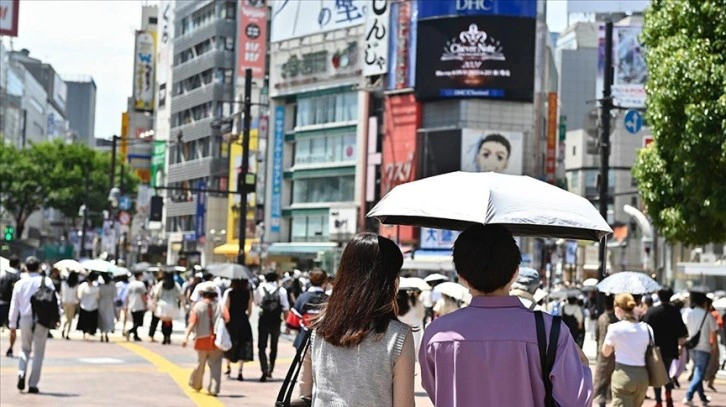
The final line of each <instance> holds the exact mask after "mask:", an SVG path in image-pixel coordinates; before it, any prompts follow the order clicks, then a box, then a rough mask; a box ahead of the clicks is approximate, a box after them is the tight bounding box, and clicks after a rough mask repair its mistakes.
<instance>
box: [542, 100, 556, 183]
mask: <svg viewBox="0 0 726 407" xmlns="http://www.w3.org/2000/svg"><path fill="white" fill-rule="evenodd" d="M556 150H557V93H556V92H550V93H549V94H548V95H547V151H546V155H545V175H546V177H547V182H549V183H550V184H554V183H555V181H556V180H555V170H556V164H555V163H556V161H557V151H556Z"/></svg>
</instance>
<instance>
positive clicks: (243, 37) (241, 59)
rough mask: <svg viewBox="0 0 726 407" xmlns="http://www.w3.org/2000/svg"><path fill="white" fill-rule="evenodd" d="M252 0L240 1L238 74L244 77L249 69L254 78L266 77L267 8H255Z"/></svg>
mask: <svg viewBox="0 0 726 407" xmlns="http://www.w3.org/2000/svg"><path fill="white" fill-rule="evenodd" d="M251 3H255V2H251V1H250V0H240V5H239V9H240V18H239V22H240V23H239V24H240V25H239V30H237V32H238V37H237V52H238V55H237V67H238V70H237V74H238V75H239V76H241V77H243V76H244V74H245V70H246V69H247V68H250V69H252V77H253V78H255V79H262V78H264V77H265V57H266V54H267V8H265V7H258V6H254V5H252V4H251Z"/></svg>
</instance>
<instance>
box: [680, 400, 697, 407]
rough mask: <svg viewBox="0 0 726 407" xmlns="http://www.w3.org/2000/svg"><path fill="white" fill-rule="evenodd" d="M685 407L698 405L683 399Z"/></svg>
mask: <svg viewBox="0 0 726 407" xmlns="http://www.w3.org/2000/svg"><path fill="white" fill-rule="evenodd" d="M683 405H684V406H691V407H695V405H696V403H694V402H693V400H688V399H683Z"/></svg>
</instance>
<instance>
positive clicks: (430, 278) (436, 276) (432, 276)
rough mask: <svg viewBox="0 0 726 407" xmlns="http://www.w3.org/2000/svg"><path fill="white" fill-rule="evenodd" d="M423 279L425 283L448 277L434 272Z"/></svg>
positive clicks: (443, 279) (446, 279)
mask: <svg viewBox="0 0 726 407" xmlns="http://www.w3.org/2000/svg"><path fill="white" fill-rule="evenodd" d="M424 281H425V282H427V283H433V282H434V281H449V277H446V276H445V275H443V274H439V273H434V274H429V275H428V276H426V278H424Z"/></svg>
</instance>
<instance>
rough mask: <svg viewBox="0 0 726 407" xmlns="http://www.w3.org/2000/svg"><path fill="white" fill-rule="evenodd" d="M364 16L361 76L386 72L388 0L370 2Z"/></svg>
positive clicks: (389, 18)
mask: <svg viewBox="0 0 726 407" xmlns="http://www.w3.org/2000/svg"><path fill="white" fill-rule="evenodd" d="M368 6H369V7H370V9H369V12H368V15H367V16H366V30H365V34H364V38H365V45H364V48H363V76H373V75H383V74H385V73H387V72H388V38H389V37H390V20H391V5H390V3H389V0H378V1H376V0H372V1H369V2H368Z"/></svg>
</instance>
